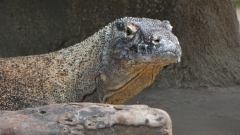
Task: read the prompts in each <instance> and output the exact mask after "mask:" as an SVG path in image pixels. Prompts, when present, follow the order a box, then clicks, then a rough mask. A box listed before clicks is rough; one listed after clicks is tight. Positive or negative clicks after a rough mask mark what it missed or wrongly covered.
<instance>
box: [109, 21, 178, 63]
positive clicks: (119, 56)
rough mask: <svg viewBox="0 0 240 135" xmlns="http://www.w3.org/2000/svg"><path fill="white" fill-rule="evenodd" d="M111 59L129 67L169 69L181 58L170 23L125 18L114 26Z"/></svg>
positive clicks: (114, 23) (113, 24)
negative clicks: (169, 65) (148, 66)
mask: <svg viewBox="0 0 240 135" xmlns="http://www.w3.org/2000/svg"><path fill="white" fill-rule="evenodd" d="M112 29H113V31H112V32H113V33H111V34H112V35H113V40H112V41H111V42H110V48H109V49H110V51H109V52H110V54H109V57H110V58H112V59H115V60H119V61H121V63H124V65H127V66H129V65H130V66H145V65H162V66H164V65H168V64H170V63H173V62H180V58H181V55H182V51H181V47H180V45H179V42H178V39H177V37H176V36H175V35H174V34H173V33H172V32H171V31H172V26H171V25H170V23H169V21H160V20H154V19H148V18H132V17H125V18H121V19H118V20H116V21H115V22H113V23H112Z"/></svg>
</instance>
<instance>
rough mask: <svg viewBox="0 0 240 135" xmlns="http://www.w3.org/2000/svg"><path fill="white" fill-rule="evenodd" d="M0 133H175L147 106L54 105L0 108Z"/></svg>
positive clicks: (159, 113)
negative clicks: (10, 108) (5, 109)
mask: <svg viewBox="0 0 240 135" xmlns="http://www.w3.org/2000/svg"><path fill="white" fill-rule="evenodd" d="M0 134H11V135H14V134H16V135H26V134H28V135H45V134H48V135H49V134H72V135H74V134H78V135H81V134H82V135H83V134H84V135H96V134H98V135H100V134H101V135H127V134H131V135H139V134H147V135H172V122H171V119H170V117H169V115H168V114H167V113H166V112H165V111H163V110H160V109H154V108H149V107H148V106H146V105H108V104H93V103H69V104H53V105H48V106H43V107H37V108H27V109H24V110H21V111H12V112H11V111H0Z"/></svg>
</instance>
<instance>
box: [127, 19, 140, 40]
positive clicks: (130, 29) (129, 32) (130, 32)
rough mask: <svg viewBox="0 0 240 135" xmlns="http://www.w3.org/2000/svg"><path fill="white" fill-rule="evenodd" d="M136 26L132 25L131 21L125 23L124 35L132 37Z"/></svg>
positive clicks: (136, 28)
mask: <svg viewBox="0 0 240 135" xmlns="http://www.w3.org/2000/svg"><path fill="white" fill-rule="evenodd" d="M137 30H138V27H137V26H135V25H133V24H132V23H126V25H125V37H128V38H132V37H133V36H134V34H135V33H136V32H137Z"/></svg>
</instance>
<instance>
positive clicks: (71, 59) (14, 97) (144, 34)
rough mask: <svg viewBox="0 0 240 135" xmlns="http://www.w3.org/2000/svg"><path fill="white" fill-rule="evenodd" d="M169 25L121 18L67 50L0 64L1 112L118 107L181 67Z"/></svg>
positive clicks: (140, 19)
mask: <svg viewBox="0 0 240 135" xmlns="http://www.w3.org/2000/svg"><path fill="white" fill-rule="evenodd" d="M171 29H172V26H171V25H170V24H169V22H168V21H162V22H161V21H159V20H153V19H147V18H131V17H126V18H121V19H118V20H116V21H114V22H112V23H110V24H109V25H107V26H105V27H104V28H103V29H101V30H100V31H98V32H97V33H95V34H94V35H93V36H91V37H89V38H87V39H86V40H85V41H83V42H81V43H78V44H76V45H74V46H71V47H69V48H65V49H62V50H59V51H56V52H52V53H48V54H42V55H32V56H26V57H12V58H3V59H0V65H1V66H0V109H1V110H19V109H23V108H27V107H35V106H40V105H46V104H51V103H62V102H101V103H112V104H122V103H124V101H126V100H127V99H129V98H131V97H133V96H134V95H136V94H137V93H139V92H140V91H141V90H143V89H144V88H146V87H147V86H149V85H150V84H151V83H152V82H153V81H154V79H155V76H156V75H157V74H158V73H159V71H160V70H161V69H162V67H163V66H165V65H168V64H170V63H173V62H180V57H181V47H180V45H179V42H178V39H177V37H176V36H174V35H173V34H172V32H171Z"/></svg>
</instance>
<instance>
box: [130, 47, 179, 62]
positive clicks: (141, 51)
mask: <svg viewBox="0 0 240 135" xmlns="http://www.w3.org/2000/svg"><path fill="white" fill-rule="evenodd" d="M129 51H130V53H129V54H130V55H135V56H136V57H138V58H141V59H142V60H143V61H144V62H152V61H156V60H157V61H158V60H171V61H175V62H180V61H181V51H180V50H178V49H175V48H166V47H165V49H160V47H159V45H158V46H157V45H146V44H140V45H133V46H131V47H130V48H129Z"/></svg>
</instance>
